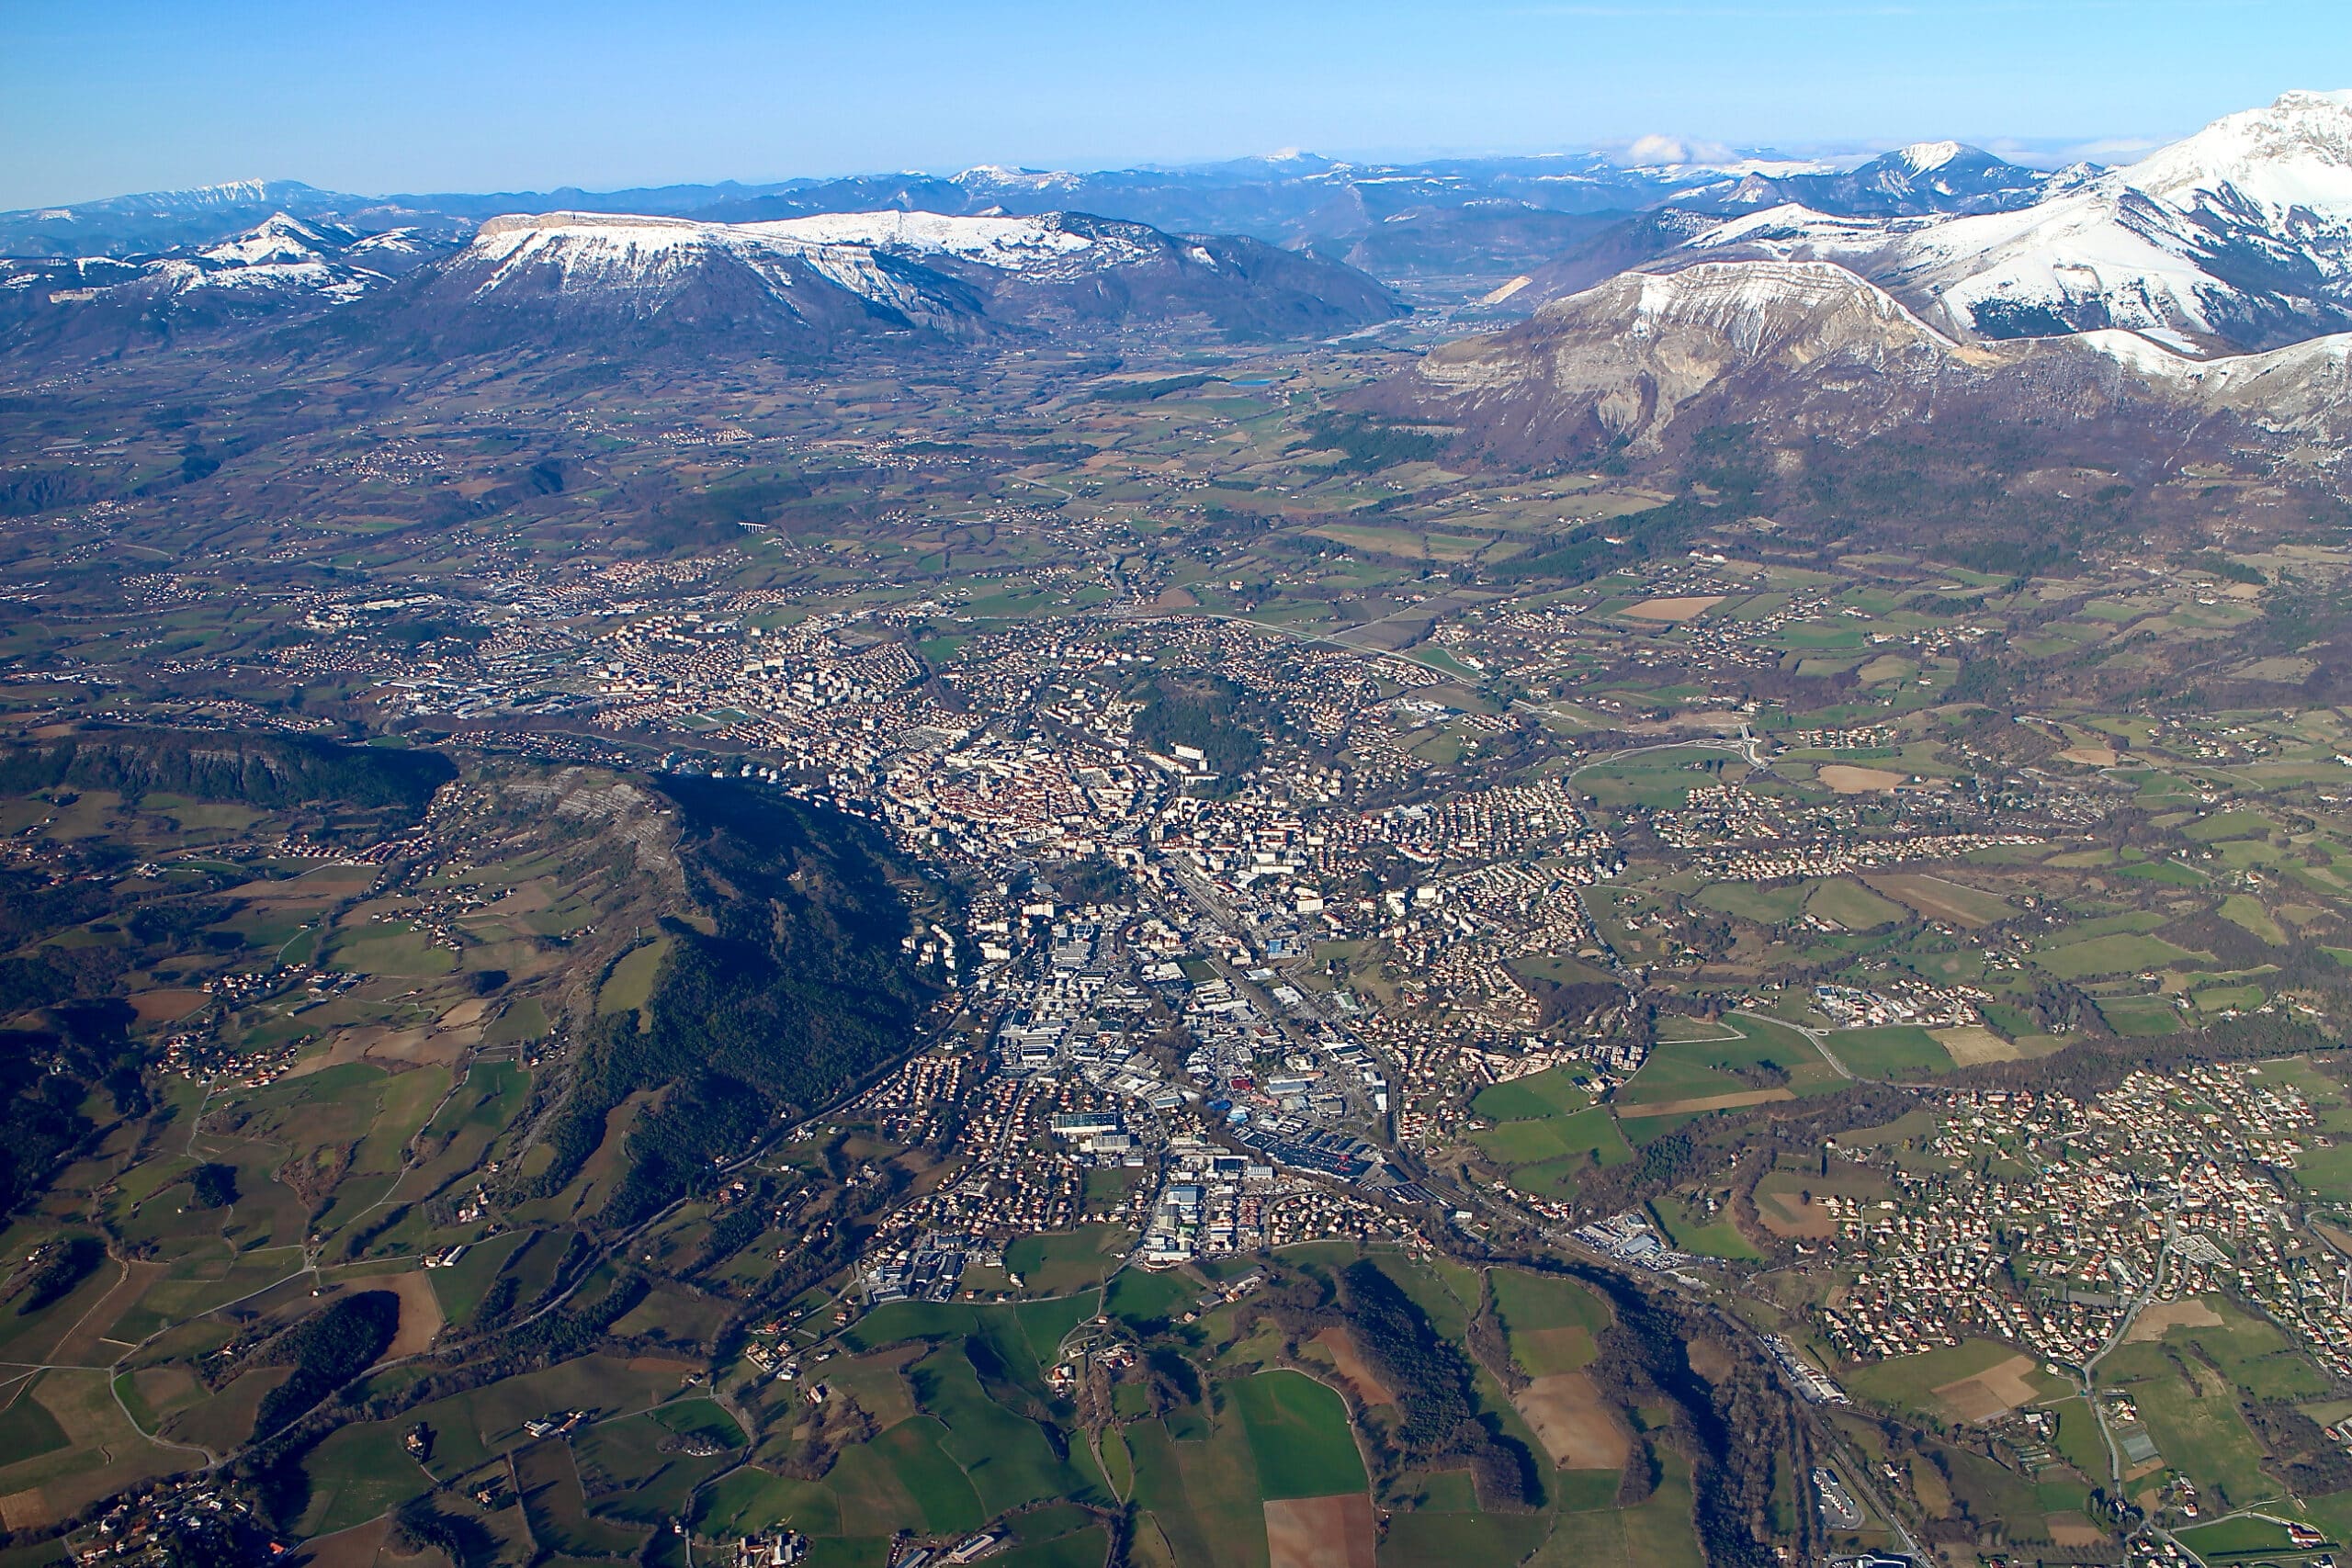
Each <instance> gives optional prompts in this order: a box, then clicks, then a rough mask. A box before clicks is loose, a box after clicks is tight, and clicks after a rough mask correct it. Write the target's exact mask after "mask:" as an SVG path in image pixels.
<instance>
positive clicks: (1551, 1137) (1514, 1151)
mask: <svg viewBox="0 0 2352 1568" xmlns="http://www.w3.org/2000/svg"><path fill="white" fill-rule="evenodd" d="M1470 1141H1471V1142H1472V1143H1474V1144H1476V1145H1477V1146H1478V1147H1479V1148H1481V1149H1483V1150H1485V1151H1486V1152H1487V1155H1488V1156H1490V1157H1492V1158H1493V1159H1495V1160H1496V1161H1498V1163H1500V1164H1502V1165H1505V1166H1508V1167H1510V1168H1511V1170H1512V1172H1513V1174H1514V1176H1515V1177H1525V1178H1527V1179H1529V1180H1530V1181H1532V1182H1534V1183H1539V1184H1541V1185H1542V1186H1543V1188H1544V1190H1550V1188H1551V1187H1552V1186H1553V1185H1554V1184H1555V1183H1561V1182H1566V1183H1568V1184H1570V1185H1573V1182H1574V1179H1575V1174H1576V1172H1577V1171H1578V1170H1581V1169H1583V1168H1586V1167H1587V1166H1588V1165H1597V1166H1611V1165H1623V1163H1624V1162H1625V1161H1627V1160H1629V1159H1631V1158H1633V1157H1634V1151H1633V1148H1632V1146H1631V1145H1628V1144H1627V1143H1626V1142H1625V1134H1623V1132H1621V1131H1620V1130H1619V1129H1618V1126H1617V1119H1616V1118H1615V1117H1614V1116H1612V1115H1611V1114H1610V1112H1609V1111H1608V1109H1607V1108H1606V1107H1605V1106H1598V1105H1596V1106H1593V1107H1591V1108H1590V1109H1589V1110H1585V1111H1577V1112H1576V1113H1575V1114H1574V1115H1569V1116H1547V1117H1544V1118H1543V1119H1542V1120H1540V1121H1532V1122H1503V1123H1501V1124H1500V1125H1498V1126H1495V1127H1489V1128H1487V1130H1485V1131H1484V1132H1478V1133H1473V1134H1470Z"/></svg>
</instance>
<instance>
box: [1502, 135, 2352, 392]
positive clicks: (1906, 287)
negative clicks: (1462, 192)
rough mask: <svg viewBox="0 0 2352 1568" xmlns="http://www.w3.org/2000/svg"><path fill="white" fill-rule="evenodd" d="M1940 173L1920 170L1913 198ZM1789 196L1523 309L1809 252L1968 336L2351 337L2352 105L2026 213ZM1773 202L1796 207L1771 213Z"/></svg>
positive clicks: (1657, 221)
mask: <svg viewBox="0 0 2352 1568" xmlns="http://www.w3.org/2000/svg"><path fill="white" fill-rule="evenodd" d="M1921 151H1923V150H1921V149H1906V150H1905V153H1903V154H1896V155H1895V157H1897V158H1904V157H1907V156H1910V155H1912V154H1915V153H1917V152H1921ZM1962 152H1964V150H1962ZM1960 156H1961V154H1960V153H1955V154H1954V156H1953V158H1952V159H1951V160H1948V161H1947V162H1946V163H1945V164H1944V165H1943V167H1945V168H1950V167H1951V166H1953V164H1957V163H1958V162H1959V161H1960ZM1879 162H1880V164H1882V165H1883V164H1887V163H1888V162H1889V160H1886V159H1882V160H1880V161H1879ZM1873 167H1876V165H1873ZM1888 172H1889V173H1893V172H1894V171H1888ZM1937 172H1938V171H1933V170H1923V171H1921V172H1920V175H1914V176H1913V177H1912V180H1911V182H1910V185H1909V187H1908V188H1910V189H1914V190H1916V189H1917V188H1918V186H1919V184H1920V176H1921V175H1924V176H1926V178H1927V179H1928V180H1930V181H1931V180H1932V179H1933V177H1934V175H1935V174H1936V173H1937ZM1864 173H1865V171H1863V170H1857V171H1855V175H1863V174H1864ZM1988 177H1989V178H1991V179H1992V180H1993V181H1994V182H1995V184H1996V185H2000V184H2001V183H2002V182H2003V181H2004V180H2005V179H2006V176H2003V175H2000V174H1999V173H1998V172H1997V171H1993V172H1991V173H1990V175H1989V176H1988ZM1846 178H1847V179H1848V180H1849V181H1850V180H1852V179H1853V178H1854V176H1853V175H1849V176H1847V177H1846ZM1974 183H1976V178H1975V176H1972V177H1971V179H1970V180H1968V181H1963V182H1961V184H1960V186H1958V188H1960V189H1963V190H1964V189H1967V188H1969V186H1973V184H1974ZM1779 184H1780V186H1781V189H1780V190H1777V191H1770V192H1768V191H1766V190H1764V189H1762V188H1761V187H1758V190H1757V191H1756V193H1755V194H1754V196H1753V197H1752V198H1751V200H1750V207H1751V210H1749V211H1747V212H1745V213H1742V214H1740V215H1737V216H1733V217H1729V218H1725V219H1724V220H1722V221H1707V220H1705V218H1706V215H1702V214H1701V213H1699V212H1698V211H1696V210H1695V209H1691V208H1688V207H1686V206H1680V205H1677V206H1676V207H1674V208H1673V209H1672V214H1673V218H1674V221H1672V222H1663V221H1661V219H1662V218H1663V217H1664V216H1665V215H1664V214H1656V215H1651V216H1650V217H1649V218H1648V219H1647V220H1645V225H1646V226H1645V228H1644V229H1643V230H1642V231H1641V234H1640V236H1639V238H1638V239H1636V240H1635V241H1634V243H1622V242H1621V243H1620V244H1619V245H1618V248H1617V249H1616V250H1614V251H1612V252H1610V253H1609V254H1607V255H1606V257H1605V263H1606V268H1607V270H1606V271H1601V270H1600V269H1599V268H1596V267H1595V266H1594V265H1592V263H1591V261H1590V260H1589V259H1588V258H1587V257H1586V256H1584V255H1581V254H1575V253H1571V254H1566V255H1564V256H1562V257H1561V258H1559V259H1558V260H1556V261H1555V262H1554V263H1553V264H1552V265H1550V266H1549V267H1547V268H1544V269H1539V270H1538V271H1536V272H1535V273H1533V274H1532V275H1531V276H1530V277H1529V280H1528V283H1527V285H1526V286H1525V287H1524V288H1521V289H1520V290H1518V291H1516V294H1515V298H1517V299H1520V300H1521V302H1522V303H1524V304H1528V305H1533V304H1536V303H1539V302H1541V301H1543V300H1544V299H1561V298H1565V297H1566V296H1567V295H1570V294H1574V293H1576V292H1577V291H1579V290H1581V289H1583V288H1589V287H1591V286H1592V285H1593V284H1594V283H1596V282H1599V281H1600V278H1601V276H1607V273H1608V272H1614V271H1617V270H1622V269H1623V267H1624V266H1626V265H1638V266H1640V267H1642V268H1643V269H1645V270H1647V271H1653V272H1655V271H1668V270H1672V269H1673V268H1675V267H1679V266H1687V265H1692V264H1694V263H1698V262H1720V261H1729V260H1759V259H1772V260H1816V261H1832V262H1836V263H1838V265H1841V266H1844V267H1847V268H1848V269H1849V270H1850V271H1852V272H1854V273H1856V274H1858V275H1859V276H1863V277H1867V278H1869V279H1871V281H1872V282H1875V283H1877V284H1879V285H1881V286H1883V288H1886V290H1887V291H1888V292H1889V293H1891V294H1892V295H1893V296H1894V298H1896V299H1900V300H1901V301H1902V302H1903V303H1904V304H1905V305H1906V306H1908V307H1909V308H1910V309H1912V310H1916V311H1917V312H1918V313H1919V314H1920V315H1921V316H1922V317H1923V318H1925V319H1927V320H1928V321H1932V322H1934V323H1935V324H1936V325H1937V326H1938V327H1939V328H1940V329H1941V330H1943V331H1945V332H1947V333H1952V334H1954V335H1955V336H1959V337H1964V338H2018V337H2047V336H2052V335H2056V334H2060V333H2077V332H2090V331H2096V330H2098V329H2102V328H2108V327H2121V328H2125V329H2128V330H2130V331H2133V332H2138V333H2144V334H2146V335H2148V336H2149V337H2151V338H2153V339H2154V340H2155V341H2157V342H2159V343H2163V344H2166V345H2168V346H2170V347H2172V348H2174V349H2177V350H2178V351H2179V352H2182V353H2184V354H2189V355H2208V354H2217V353H2219V354H2226V353H2234V352H2242V351H2245V350H2258V349H2266V348H2275V347H2278V346H2280V345H2282V344H2290V343H2295V342H2300V341H2301V340H2303V339H2305V338H2310V337H2314V336H2318V335H2321V334H2323V333H2336V332H2343V331H2346V330H2347V329H2352V93H2289V94H2287V95H2285V96H2282V97H2280V98H2279V99H2278V101H2277V102H2276V103H2274V104H2271V105H2270V106H2268V107H2265V108H2259V109H2251V110H2248V111H2246V112H2245V113H2242V114H2233V115H2230V116H2228V117H2226V118H2222V119H2219V120H2216V121H2214V122H2213V123H2212V124H2211V125H2209V126H2207V127H2206V128H2205V129H2204V130H2200V131H2199V132H2198V133H2197V134H2195V135H2194V136H2191V137H2188V138H2187V139H2186V140H2184V141H2178V142H2175V143H2174V144H2173V145H2171V146H2169V147H2166V148H2164V149H2163V150H2161V151H2160V152H2155V153H2154V154H2152V155H2151V156H2149V157H2147V158H2145V159H2143V160H2142V161H2141V162H2139V163H2137V164H2131V165H2130V166H2128V167H2125V168H2120V169H2112V170H2104V171H2101V170H2094V169H2089V168H2080V169H2071V170H2065V171H2063V172H2061V173H2060V174H2058V175H2052V176H2050V177H2048V179H2047V180H2046V181H2045V182H2044V184H2043V186H2042V187H2041V192H2040V194H2039V195H2037V196H2036V197H2034V198H2033V199H2031V200H2030V201H2026V202H2023V203H2018V202H2016V201H2014V200H2012V199H2008V197H2012V196H2014V195H2015V194H2016V193H2015V192H2014V191H2008V190H2002V191H1996V192H1993V193H1990V194H1988V197H1987V199H1988V200H1991V199H1993V197H1994V196H1996V195H1997V196H2000V197H2002V199H2001V200H2000V201H1999V202H1998V203H1997V204H1996V205H1994V206H1991V207H1989V208H1987V209H1982V210H1979V209H1971V208H1968V207H1966V206H1964V205H1957V206H1953V207H1951V208H1950V209H1948V211H1949V213H1950V214H1951V215H1940V216H1919V215H1917V214H1916V213H1906V212H1903V211H1900V210H1890V211H1885V212H1881V213H1876V214H1872V213H1867V212H1863V211H1860V210H1859V209H1858V207H1857V204H1856V203H1855V202H1854V201H1853V200H1852V199H1851V195H1852V193H1851V191H1850V190H1849V189H1848V188H1845V187H1844V186H1840V188H1839V189H1838V191H1837V192H1836V193H1835V194H1836V195H1837V196H1838V198H1839V199H1838V200H1836V201H1833V202H1830V203H1828V204H1826V205H1816V204H1811V203H1809V202H1808V201H1807V200H1806V199H1805V196H1806V192H1807V191H1808V190H1811V189H1813V188H1815V187H1812V186H1803V185H1801V184H1800V183H1799V182H1796V181H1785V180H1784V181H1781V182H1779ZM1776 194H1785V195H1787V196H1788V197H1789V199H1787V200H1783V201H1779V202H1776V203H1771V204H1770V205H1767V201H1768V198H1769V197H1770V195H1776ZM1888 205H1889V207H1890V208H1898V207H1899V206H1900V205H1901V203H1900V202H1892V201H1891V202H1890V203H1889V204H1888ZM1645 251H1646V253H1647V254H1643V252H1645Z"/></svg>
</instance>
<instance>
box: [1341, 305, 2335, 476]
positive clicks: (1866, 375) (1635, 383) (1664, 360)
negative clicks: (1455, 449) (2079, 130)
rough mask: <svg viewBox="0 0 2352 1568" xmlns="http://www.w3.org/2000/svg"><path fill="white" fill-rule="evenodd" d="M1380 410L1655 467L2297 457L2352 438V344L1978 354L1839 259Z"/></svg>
mask: <svg viewBox="0 0 2352 1568" xmlns="http://www.w3.org/2000/svg"><path fill="white" fill-rule="evenodd" d="M1367 402H1368V404H1369V406H1371V407H1373V408H1374V409H1375V410H1377V411H1378V412H1384V413H1386V414H1388V415H1391V416H1392V417H1397V418H1401V419H1407V420H1411V421H1416V422H1439V423H1445V424H1448V425H1451V426H1453V427H1454V428H1456V429H1457V430H1460V431H1462V432H1463V433H1464V436H1465V438H1466V439H1468V440H1469V441H1470V442H1471V443H1472V444H1474V445H1475V446H1479V447H1482V448H1484V449H1486V450H1487V451H1489V452H1491V453H1493V454H1495V455H1498V456H1500V457H1506V458H1510V459H1513V460H1517V461H1521V462H1527V463H1532V464H1538V465H1547V464H1555V463H1560V462H1579V463H1589V462H1593V461H1597V460H1600V459H1603V458H1607V457H1622V458H1624V459H1628V460H1632V461H1636V462H1638V461H1640V460H1642V459H1644V458H1645V457H1653V456H1656V455H1658V454H1661V453H1672V452H1674V451H1676V450H1677V449H1679V447H1680V446H1684V445H1686V444H1687V443H1688V442H1689V440H1690V439H1691V437H1693V436H1694V435H1695V434H1699V433H1702V432H1704V431H1707V430H1710V429H1714V428H1717V427H1721V426H1724V425H1734V424H1736V425H1744V426H1748V427H1750V428H1752V429H1755V430H1758V431H1761V432H1765V433H1767V434H1768V437H1769V440H1770V443H1771V444H1772V445H1776V446H1784V447H1787V448H1789V449H1791V450H1801V449H1803V448H1804V447H1805V446H1807V445H1808V444H1811V443H1814V442H1818V441H1830V442H1835V443H1839V444H1852V443H1857V442H1860V441H1866V440H1869V439H1871V438H1872V437H1877V436H1884V435H1890V434H1904V433H1906V432H1914V431H1917V430H1921V429H1924V428H1926V427H1927V426H1928V425H1929V424H1930V423H1935V422H1938V421H1950V420H1954V419H1967V420H1971V421H1976V422H1985V421H1989V422H1991V423H1996V424H2024V423H2033V424H2037V425H2041V426H2042V427H2044V428H2045V429H2047V428H2051V427H2058V426H2077V427H2082V428H2085V429H2090V428H2094V427H2096V428H2101V429H2105V430H2107V431H2109V432H2110V433H2112V435H2113V438H2114V440H2115V443H2116V446H2115V453H2116V455H2119V456H2120V455H2124V454H2126V453H2138V452H2143V451H2144V450H2146V449H2147V448H2148V447H2149V446H2150V444H2151V443H2152V442H2153V443H2154V444H2157V445H2165V444H2173V445H2179V444H2192V445H2195V446H2199V447H2203V448H2211V449H2230V448H2251V449H2261V448H2265V447H2267V448H2270V449H2273V450H2284V449H2286V448H2290V447H2294V446H2301V445H2303V444H2305V443H2307V442H2309V441H2312V440H2313V439H2315V438H2316V439H2318V440H2322V441H2326V442H2331V443H2340V442H2342V441H2344V440H2346V439H2347V438H2352V336H2345V335H2335V336H2329V337H2323V338H2315V339H2312V340H2310V341H2307V342H2304V343H2301V344H2293V345H2290V346H2289V347H2285V348H2280V349H2275V350H2272V351H2270V352H2268V353H2266V354H2258V355H2231V356H2227V357H2223V358H2218V359H2211V360H2198V359H2193V358H2190V357H2188V356H2187V355H2181V354H2178V353H2176V352H2174V351H2173V350H2171V349H2169V348H2166V347H2165V346H2164V345H2163V344H2158V343H2155V342H2154V341H2152V340H2151V339H2149V338H2147V337H2145V336H2143V335H2141V334H2139V333H2130V332H2124V331H2120V330H2116V329H2103V330H2098V331H2092V332H2085V333H2067V334H2064V335H2060V336H2054V337H2041V338H2027V339H2003V340H1977V341H1973V342H1963V341H1962V340H1960V339H1957V338H1954V337H1952V336H1950V335H1948V334H1947V333H1943V332H1941V331H1939V329H1938V328H1937V327H1936V326H1935V325H1934V324H1932V323H1930V322H1928V321H1925V320H1923V319H1921V318H1920V317H1919V316H1918V315H1917V314H1916V313H1914V312H1913V311H1912V310H1910V309H1908V308H1907V307H1906V306H1905V305H1904V304H1903V303H1902V302H1901V301H1900V300H1899V299H1896V298H1894V296H1893V295H1892V294H1890V293H1888V292H1887V291H1886V290H1885V289H1883V288H1879V287H1878V286H1877V285H1875V284H1872V283H1871V282H1869V281H1868V280H1867V279H1864V278H1862V277H1860V276H1856V275H1855V274H1854V273H1852V272H1849V271H1848V270H1847V269H1846V268H1844V267H1842V266H1839V265H1836V264H1834V263H1830V262H1821V261H1743V262H1702V263H1700V264H1698V265H1691V266H1687V267H1683V268H1681V269H1679V270H1677V271H1674V272H1668V273H1640V272H1629V273H1625V274H1623V275H1621V276H1617V277H1614V278H1611V280H1609V281H1608V282H1606V283H1603V284H1601V285H1600V286H1599V287H1598V288H1590V289H1587V290H1585V291H1584V292H1582V293H1580V294H1577V295H1575V296H1573V297H1571V298H1569V299H1565V300H1561V301H1559V302H1557V303H1556V304H1554V305H1550V306H1547V307H1546V308H1545V309H1544V310H1541V311H1539V312H1537V313H1536V315H1535V316H1533V317H1532V318H1531V319H1530V320H1528V321H1524V322H1521V324H1519V325H1517V326H1514V327H1511V328H1509V329H1507V330H1505V331H1502V332H1499V333H1485V334H1482V335H1479V336H1476V337H1469V338H1464V339H1460V340H1457V341H1456V342H1453V343H1452V344H1446V345H1445V346H1444V347H1442V348H1440V349H1438V350H1436V351H1435V352H1433V353H1431V354H1430V355H1428V356H1427V357H1426V358H1424V359H1423V360H1422V361H1421V362H1420V364H1419V366H1418V367H1416V368H1415V369H1414V370H1412V371H1411V372H1410V373H1408V374H1407V375H1405V376H1402V377H1399V378H1395V379H1393V380H1391V381H1389V382H1386V383H1385V384H1383V385H1381V386H1380V387H1378V388H1376V389H1374V391H1373V393H1372V394H1371V395H1370V397H1369V398H1368V399H1367Z"/></svg>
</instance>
